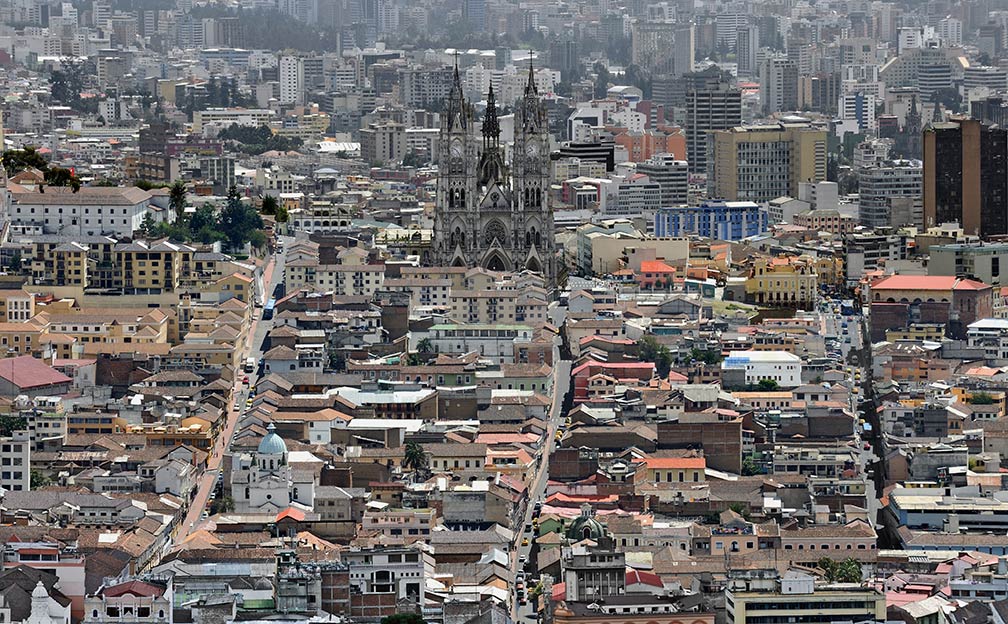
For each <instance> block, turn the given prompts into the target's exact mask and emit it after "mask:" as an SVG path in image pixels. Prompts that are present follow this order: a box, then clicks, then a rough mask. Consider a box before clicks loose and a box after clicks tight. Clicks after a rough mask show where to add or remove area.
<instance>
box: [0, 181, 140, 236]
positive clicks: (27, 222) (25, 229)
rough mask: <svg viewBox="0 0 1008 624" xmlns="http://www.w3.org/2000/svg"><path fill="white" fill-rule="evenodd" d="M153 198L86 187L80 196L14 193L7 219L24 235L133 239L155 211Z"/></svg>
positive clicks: (57, 190)
mask: <svg viewBox="0 0 1008 624" xmlns="http://www.w3.org/2000/svg"><path fill="white" fill-rule="evenodd" d="M151 197H152V196H151V194H150V193H148V192H147V191H144V190H143V189H139V188H136V187H132V186H128V187H100V186H85V187H81V188H80V189H79V190H78V191H77V192H74V191H73V190H72V189H71V188H70V187H53V186H50V187H46V191H45V192H44V193H39V192H37V191H25V192H16V193H12V194H11V198H12V201H11V203H10V206H9V208H8V210H7V214H6V215H5V216H6V218H7V219H9V221H10V223H11V228H12V229H13V230H14V231H16V232H20V233H23V234H63V235H70V236H73V235H76V236H82V235H84V236H95V235H99V234H110V235H114V236H115V235H118V236H132V235H133V232H134V231H135V230H136V229H137V228H139V227H140V224H141V223H143V219H144V216H146V215H147V214H148V212H150V211H151V208H152V207H151ZM155 220H156V221H159V220H160V219H158V218H155Z"/></svg>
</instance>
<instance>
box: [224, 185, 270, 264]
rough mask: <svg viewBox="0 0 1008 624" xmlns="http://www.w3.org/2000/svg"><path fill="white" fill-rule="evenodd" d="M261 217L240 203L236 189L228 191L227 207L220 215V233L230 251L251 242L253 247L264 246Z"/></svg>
mask: <svg viewBox="0 0 1008 624" xmlns="http://www.w3.org/2000/svg"><path fill="white" fill-rule="evenodd" d="M262 226H263V221H262V217H261V216H260V215H259V213H258V212H256V210H255V208H253V207H252V206H251V205H250V204H248V203H246V202H244V201H242V198H241V195H239V193H238V187H236V186H232V187H231V188H230V189H229V190H228V200H227V205H226V206H225V207H224V210H223V211H221V214H220V231H221V232H222V233H223V234H224V239H225V240H226V241H227V243H228V245H229V246H230V247H231V249H241V248H242V247H243V246H244V245H245V243H249V242H251V243H252V244H253V246H255V247H261V246H262V245H263V244H265V240H266V238H265V236H264V235H263V233H262Z"/></svg>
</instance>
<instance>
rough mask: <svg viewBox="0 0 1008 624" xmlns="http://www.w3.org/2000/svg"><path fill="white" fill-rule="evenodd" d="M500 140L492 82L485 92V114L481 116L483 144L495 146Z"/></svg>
mask: <svg viewBox="0 0 1008 624" xmlns="http://www.w3.org/2000/svg"><path fill="white" fill-rule="evenodd" d="M499 141H500V122H499V121H498V120H497V100H496V98H494V90H493V83H490V91H489V92H487V106H486V114H485V115H484V116H483V145H484V147H492V146H496V145H497V144H498V142H499Z"/></svg>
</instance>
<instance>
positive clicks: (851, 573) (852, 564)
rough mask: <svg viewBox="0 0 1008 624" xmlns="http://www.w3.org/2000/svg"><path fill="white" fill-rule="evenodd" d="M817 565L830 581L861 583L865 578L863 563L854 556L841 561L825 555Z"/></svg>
mask: <svg viewBox="0 0 1008 624" xmlns="http://www.w3.org/2000/svg"><path fill="white" fill-rule="evenodd" d="M817 565H818V566H819V569H820V570H822V571H823V576H825V577H826V581H827V582H829V583H860V582H861V580H862V578H863V577H862V574H861V564H860V563H858V561H857V560H856V559H854V558H853V557H847V558H846V559H844V560H843V561H839V562H838V561H834V560H833V559H830V558H829V557H823V558H822V559H820V560H819V562H818V564H817Z"/></svg>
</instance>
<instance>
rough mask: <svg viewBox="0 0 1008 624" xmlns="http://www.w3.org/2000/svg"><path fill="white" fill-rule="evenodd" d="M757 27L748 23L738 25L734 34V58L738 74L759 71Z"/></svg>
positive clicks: (752, 73)
mask: <svg viewBox="0 0 1008 624" xmlns="http://www.w3.org/2000/svg"><path fill="white" fill-rule="evenodd" d="M758 52H759V28H758V27H756V26H750V25H748V24H746V25H743V26H740V27H739V29H738V32H737V33H736V34H735V60H736V62H737V63H738V74H739V76H755V75H756V74H758V73H759V60H758V58H757V54H758Z"/></svg>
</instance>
